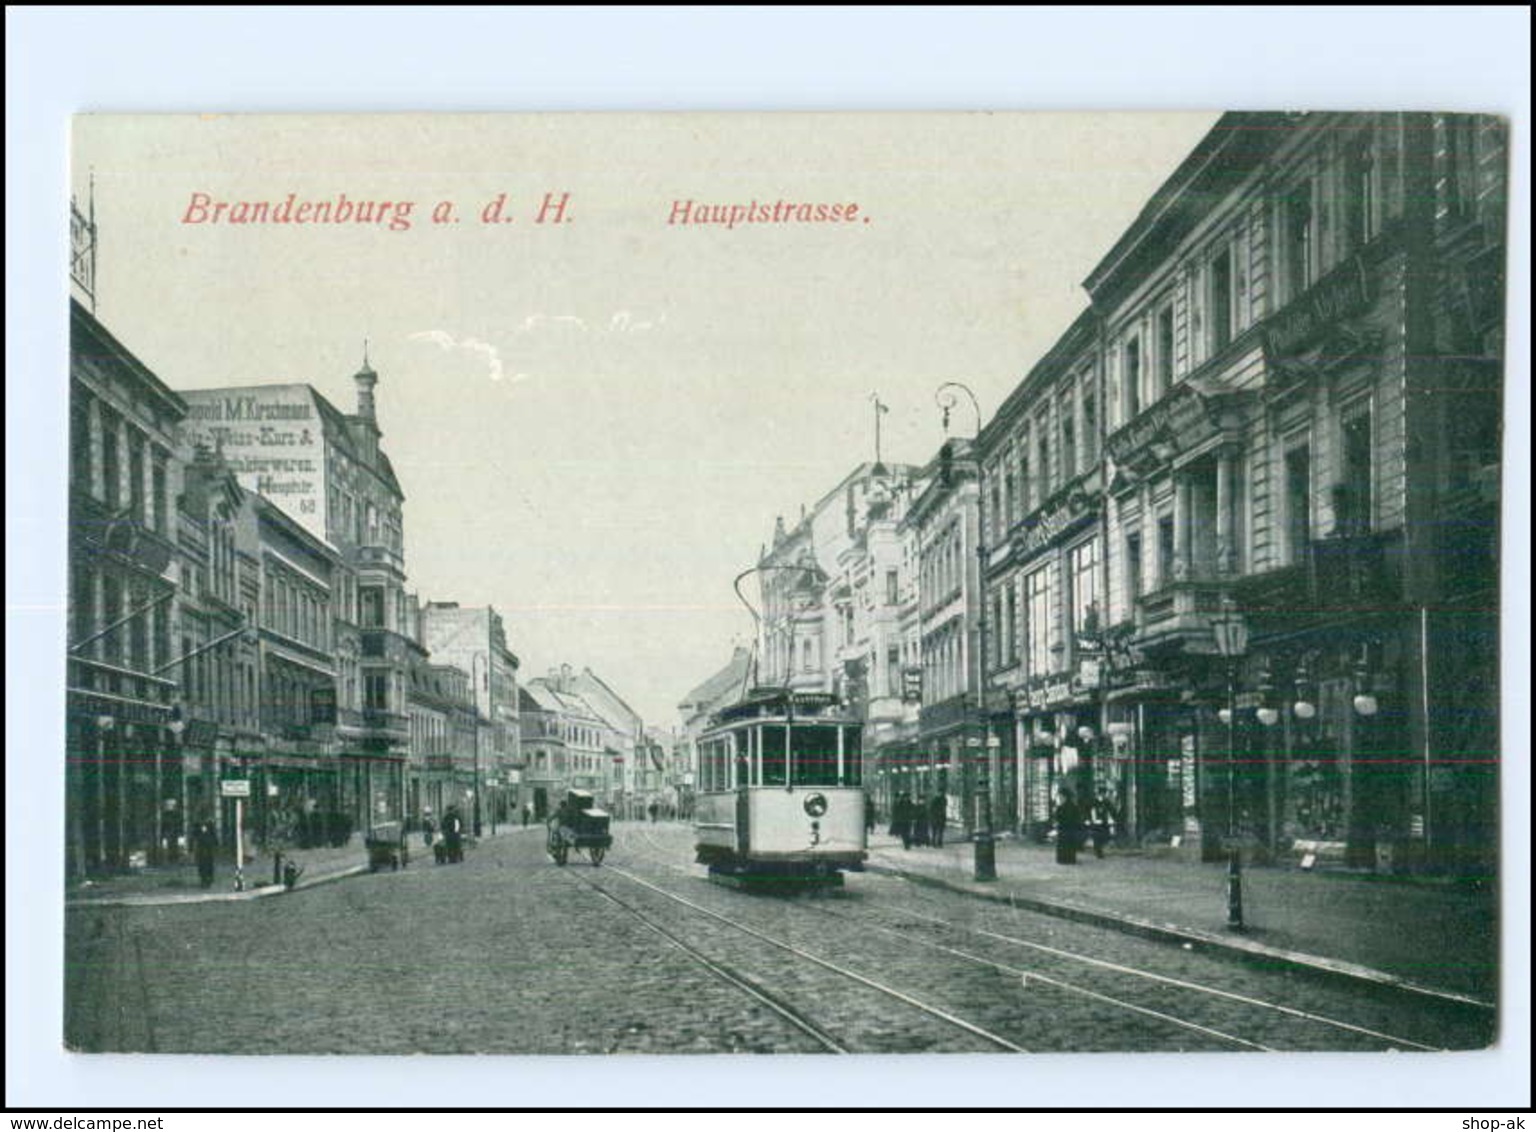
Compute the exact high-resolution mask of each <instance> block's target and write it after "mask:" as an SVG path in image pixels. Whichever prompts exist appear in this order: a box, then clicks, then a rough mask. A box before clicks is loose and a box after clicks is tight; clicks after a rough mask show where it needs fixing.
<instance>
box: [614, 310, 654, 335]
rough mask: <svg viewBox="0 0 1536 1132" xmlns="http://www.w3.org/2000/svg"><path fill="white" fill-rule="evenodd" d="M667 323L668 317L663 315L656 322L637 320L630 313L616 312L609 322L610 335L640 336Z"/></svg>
mask: <svg viewBox="0 0 1536 1132" xmlns="http://www.w3.org/2000/svg"><path fill="white" fill-rule="evenodd" d="M666 321H667V316H666V315H661V316H660V317H659V318H657V319H656V320H655V321H652V320H650V319H644V318H636V317H635V316H634V315H633V314H631V313H630V312H629V311H616V312H614V316H613V317H612V318H611V319H609V320H608V331H609V333H610V334H638V333H640V332H641V331H645V330H655V329H656V328H657V327H658V326H660V325H662V324H663V323H664V322H666Z"/></svg>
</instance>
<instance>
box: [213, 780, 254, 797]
mask: <svg viewBox="0 0 1536 1132" xmlns="http://www.w3.org/2000/svg"><path fill="white" fill-rule="evenodd" d="M219 794H220V795H221V796H223V797H225V798H249V797H250V796H251V780H250V779H249V778H226V779H225V780H224V781H223V782H221V783H219Z"/></svg>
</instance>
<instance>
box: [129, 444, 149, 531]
mask: <svg viewBox="0 0 1536 1132" xmlns="http://www.w3.org/2000/svg"><path fill="white" fill-rule="evenodd" d="M144 469H145V465H144V437H143V435H142V434H141V433H140V432H139V430H138V429H134V428H130V429H129V430H128V513H129V514H130V515H132V516H133V521H134V522H136V523H140V524H142V523H144V521H145V518H146V514H145V510H144V502H145V495H144V487H145V484H144Z"/></svg>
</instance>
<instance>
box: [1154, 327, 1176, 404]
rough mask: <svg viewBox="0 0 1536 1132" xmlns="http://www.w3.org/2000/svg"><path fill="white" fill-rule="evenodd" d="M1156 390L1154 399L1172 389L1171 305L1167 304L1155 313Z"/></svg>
mask: <svg viewBox="0 0 1536 1132" xmlns="http://www.w3.org/2000/svg"><path fill="white" fill-rule="evenodd" d="M1156 348H1157V357H1156V358H1155V359H1154V360H1155V362H1156V364H1157V388H1156V389H1154V390H1153V391H1152V396H1153V398H1154V399H1156V398H1158V397H1161V396H1162V395H1163V394H1164V393H1166V392H1168V390H1169V389H1171V388H1172V387H1173V304H1172V303H1169V304H1168V305H1167V306H1165V307H1163V309H1162V310H1160V311H1158V312H1157V342H1156Z"/></svg>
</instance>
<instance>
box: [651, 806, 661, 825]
mask: <svg viewBox="0 0 1536 1132" xmlns="http://www.w3.org/2000/svg"><path fill="white" fill-rule="evenodd" d="M649 810H650V814H651V824H652V825H655V824H656V815H657V814H659V813H661V807H660V806H659V805H657V804H656V803H655V802H652V803H651V804H650V806H649Z"/></svg>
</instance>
